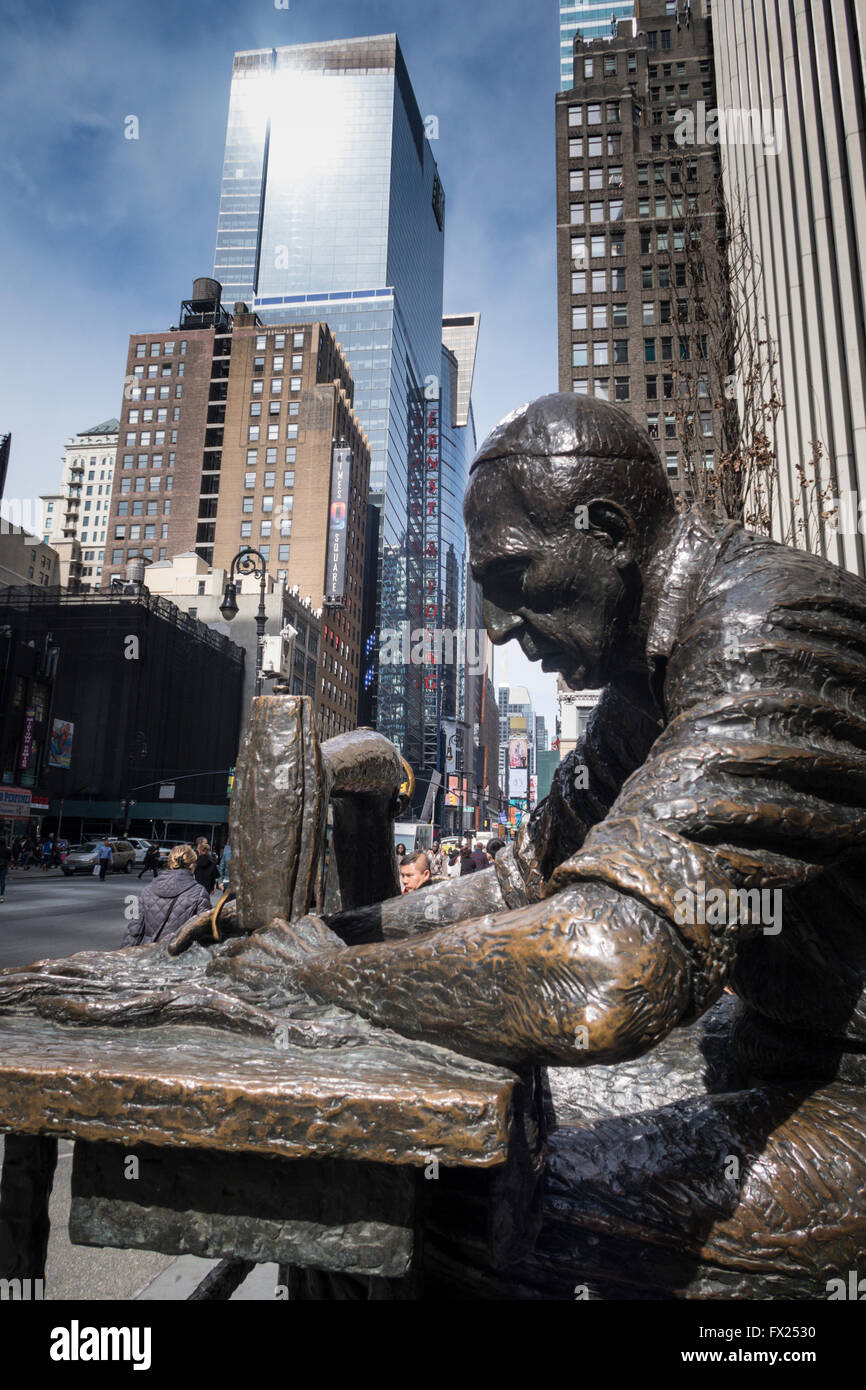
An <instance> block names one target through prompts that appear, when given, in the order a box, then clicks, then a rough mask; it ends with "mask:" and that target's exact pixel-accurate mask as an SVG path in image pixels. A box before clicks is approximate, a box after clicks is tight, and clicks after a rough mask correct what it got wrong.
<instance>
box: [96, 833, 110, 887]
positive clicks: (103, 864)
mask: <svg viewBox="0 0 866 1390" xmlns="http://www.w3.org/2000/svg"><path fill="white" fill-rule="evenodd" d="M97 860H98V863H99V882H100V883H104V882H105V875H106V874H107V873H108V870H109V868H110V866H111V865H112V864H113V863H114V851H113V849H112V848H111V845H110V844H109V843H108V836H107V835H106V837H105V839H104V840H103V841H102V844H101V845H100V846H99V852H98V855H97Z"/></svg>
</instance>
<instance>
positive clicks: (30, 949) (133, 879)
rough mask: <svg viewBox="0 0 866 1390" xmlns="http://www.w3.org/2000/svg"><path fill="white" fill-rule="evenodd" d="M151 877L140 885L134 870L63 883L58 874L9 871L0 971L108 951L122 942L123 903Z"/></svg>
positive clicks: (0, 908) (0, 924)
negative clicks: (37, 962)
mask: <svg viewBox="0 0 866 1390" xmlns="http://www.w3.org/2000/svg"><path fill="white" fill-rule="evenodd" d="M152 877H153V875H152V874H150V873H148V874H147V875H146V877H145V878H143V879H141V881H139V879H138V866H136V868H135V869H134V870H133V871H132V872H130V873H128V874H109V875H108V877H107V878H106V880H105V882H104V883H100V882H99V879H97V878H93V877H92V876H91V875H89V874H74V875H73V876H72V877H71V878H66V877H65V875H64V874H63V873H62V871H61V870H60V869H49V871H48V873H43V872H42V870H41V869H33V868H31V869H13V870H12V871H11V872H10V873H9V874H7V876H6V900H5V902H2V903H0V968H2V967H3V966H6V965H28V964H29V963H30V962H31V961H34V960H43V959H45V958H46V957H53V956H70V955H72V954H73V953H74V952H75V951H111V950H114V949H115V948H116V947H118V946H119V945H120V943H121V941H122V940H123V933H124V931H125V928H126V920H125V918H124V909H125V907H126V906H127V902H126V900H127V899H128V898H130V897H136V898H137V897H138V895H139V893H140V892H141V890H142V888H144V886H145V884H147V883H150V881H151V879H152Z"/></svg>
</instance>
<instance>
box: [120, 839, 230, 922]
mask: <svg viewBox="0 0 866 1390" xmlns="http://www.w3.org/2000/svg"><path fill="white" fill-rule="evenodd" d="M197 859H198V855H197V854H196V852H195V850H194V849H193V848H192V845H175V847H174V849H173V850H172V851H171V853H170V854H169V856H168V870H167V872H166V873H164V874H160V876H159V878H158V879H154V881H153V882H152V883H149V884H148V885H147V887H146V888H145V889H144V891H143V892H142V894H141V896H140V897H139V899H138V913H137V916H136V917H134V918H133V920H132V921H131V922H130V923H129V925H128V926H127V928H126V935H125V936H124V938H123V942H122V944H123V945H124V946H145V945H147V944H148V943H149V942H151V941H168V940H169V939H170V938H171V937H173V936H175V935H176V934H177V933H178V932H179V931H180V929H181V927H182V926H183V925H184V923H185V922H188V921H189V919H190V918H191V917H197V916H198V914H199V913H200V912H209V911H210V907H211V901H210V894H209V893H207V892H206V891H205V889H204V888H203V887H202V886H201V884H200V883H196V881H195V878H194V877H193V872H194V870H195V866H196V861H197Z"/></svg>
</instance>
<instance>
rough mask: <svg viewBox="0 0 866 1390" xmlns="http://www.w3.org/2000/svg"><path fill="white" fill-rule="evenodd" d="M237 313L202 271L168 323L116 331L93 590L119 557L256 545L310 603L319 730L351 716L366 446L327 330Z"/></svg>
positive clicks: (344, 723)
mask: <svg viewBox="0 0 866 1390" xmlns="http://www.w3.org/2000/svg"><path fill="white" fill-rule="evenodd" d="M235 309H236V312H235V314H234V316H232V315H231V314H229V313H228V312H227V310H226V309H225V308H224V307H223V305H222V303H221V286H220V285H219V284H218V282H216V281H213V280H210V279H200V280H197V281H196V282H195V286H194V289H193V297H192V299H191V300H186V301H184V303H183V305H182V307H181V315H180V323H179V327H177V328H172V329H169V330H165V331H163V332H161V333H142V334H133V336H132V337H131V338H130V347H129V357H128V363H127V374H126V384H125V388H124V401H123V406H122V413H121V423H120V438H119V445H118V455H117V467H116V470H115V482H114V491H113V494H112V499H111V514H110V521H109V530H108V539H107V542H106V549H107V552H108V553H107V555H106V561H107V563H106V564H105V565H104V567H103V576H102V580H103V587H108V586H109V585H110V584H111V581H112V579H113V578H122V577H124V575H125V573H126V566H127V564H128V563H129V562H130V561H136V560H144V561H145V563H146V564H149V563H153V562H158V561H160V560H167V559H171V558H173V557H175V556H177V555H180V554H183V553H185V552H187V551H193V550H194V551H195V552H196V553H197V554H198V555H200V556H201V557H202V559H204V560H205V561H206V562H207V563H208V564H209V565H210V566H212V567H214V568H224V569H226V570H228V569H229V567H230V565H231V561H232V558H233V556H234V555H235V554H236V553H237V552H238V551H239V550H240V549H242V548H244V547H249V548H253V549H256V550H258V551H259V552H260V553H261V554H262V556H263V558H264V560H265V562H266V564H267V568H268V571H269V573H270V574H271V575H272V576H273V577H274V579H275V580H277V581H278V582H281V583H283V584H285V585H286V586H287V587H288V588H294V587H295V586H297V587H298V589H299V591H300V595H301V597H302V598H303V597H305V596H307V595H309V596H310V598H311V600H312V606H313V607H314V608H319V607H322V606H323V605H324V612H323V615H322V643H321V646H320V648H319V671H318V675H317V685H318V699H317V703H316V709H317V713H318V715H319V717H320V726H321V732H322V734H323V736H324V737H329V736H330V735H331V734H334V733H339V732H342V731H343V730H345V729H350V728H353V727H354V726H355V724H356V723H357V707H358V694H359V688H360V658H361V642H362V637H361V604H362V597H363V584H364V546H365V532H366V524H367V504H368V500H369V476H370V453H369V446H368V444H367V441H366V438H365V436H364V434H363V431H362V430H361V429H360V426H359V425H358V422H357V420H356V418H355V415H354V412H353V409H352V397H353V384H352V379H351V377H350V375H349V372H348V368H347V365H346V361H345V358H344V356H343V354H342V352H341V351H340V348H339V346H338V344H337V343H336V342H335V340H334V338H333V335H332V334H331V332H330V330H329V329H328V327H327V326H326V325H325V324H321V323H314V324H296V325H293V326H292V327H290V328H282V329H281V328H268V329H266V328H264V327H263V326H262V324H261V323H260V321H259V320H258V318H257V317H256V315H255V314H252V313H250V312H249V311H248V310H247V307H246V305H243V304H238V305H236V306H235ZM335 447H336V448H337V449H342V450H343V452H342V453H341V454H340V455H339V459H338V462H339V463H341V464H342V473H340V476H339V481H340V484H341V485H342V486H343V488H344V494H343V495H342V496H341V497H336V495H335V491H334V488H335V487H336V484H337V475H338V472H339V470H338V468H337V467H335V459H336V458H337V455H336V454H335ZM345 451H348V453H346V452H345ZM349 458H351V462H350V463H349ZM326 549H327V550H328V553H329V555H331V556H332V557H333V556H334V555H336V557H337V573H336V580H337V583H336V587H335V585H334V582H333V580H334V578H335V575H334V572H333V570H332V568H331V567H330V566H329V581H328V584H327V588H326ZM145 582H146V575H145Z"/></svg>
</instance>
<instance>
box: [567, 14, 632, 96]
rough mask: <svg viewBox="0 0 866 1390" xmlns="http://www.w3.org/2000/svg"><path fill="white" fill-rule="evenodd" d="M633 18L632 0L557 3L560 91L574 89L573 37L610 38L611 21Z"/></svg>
mask: <svg viewBox="0 0 866 1390" xmlns="http://www.w3.org/2000/svg"><path fill="white" fill-rule="evenodd" d="M633 16H634V0H559V75H560V81H559V89H560V91H561V92H568V91H571V88H572V87H573V86H574V36H575V34H580V37H581V38H582V39H609V38H610V37H611V34H612V31H613V26H614V22H615V21H616V20H618V19H631V18H632V17H633Z"/></svg>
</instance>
